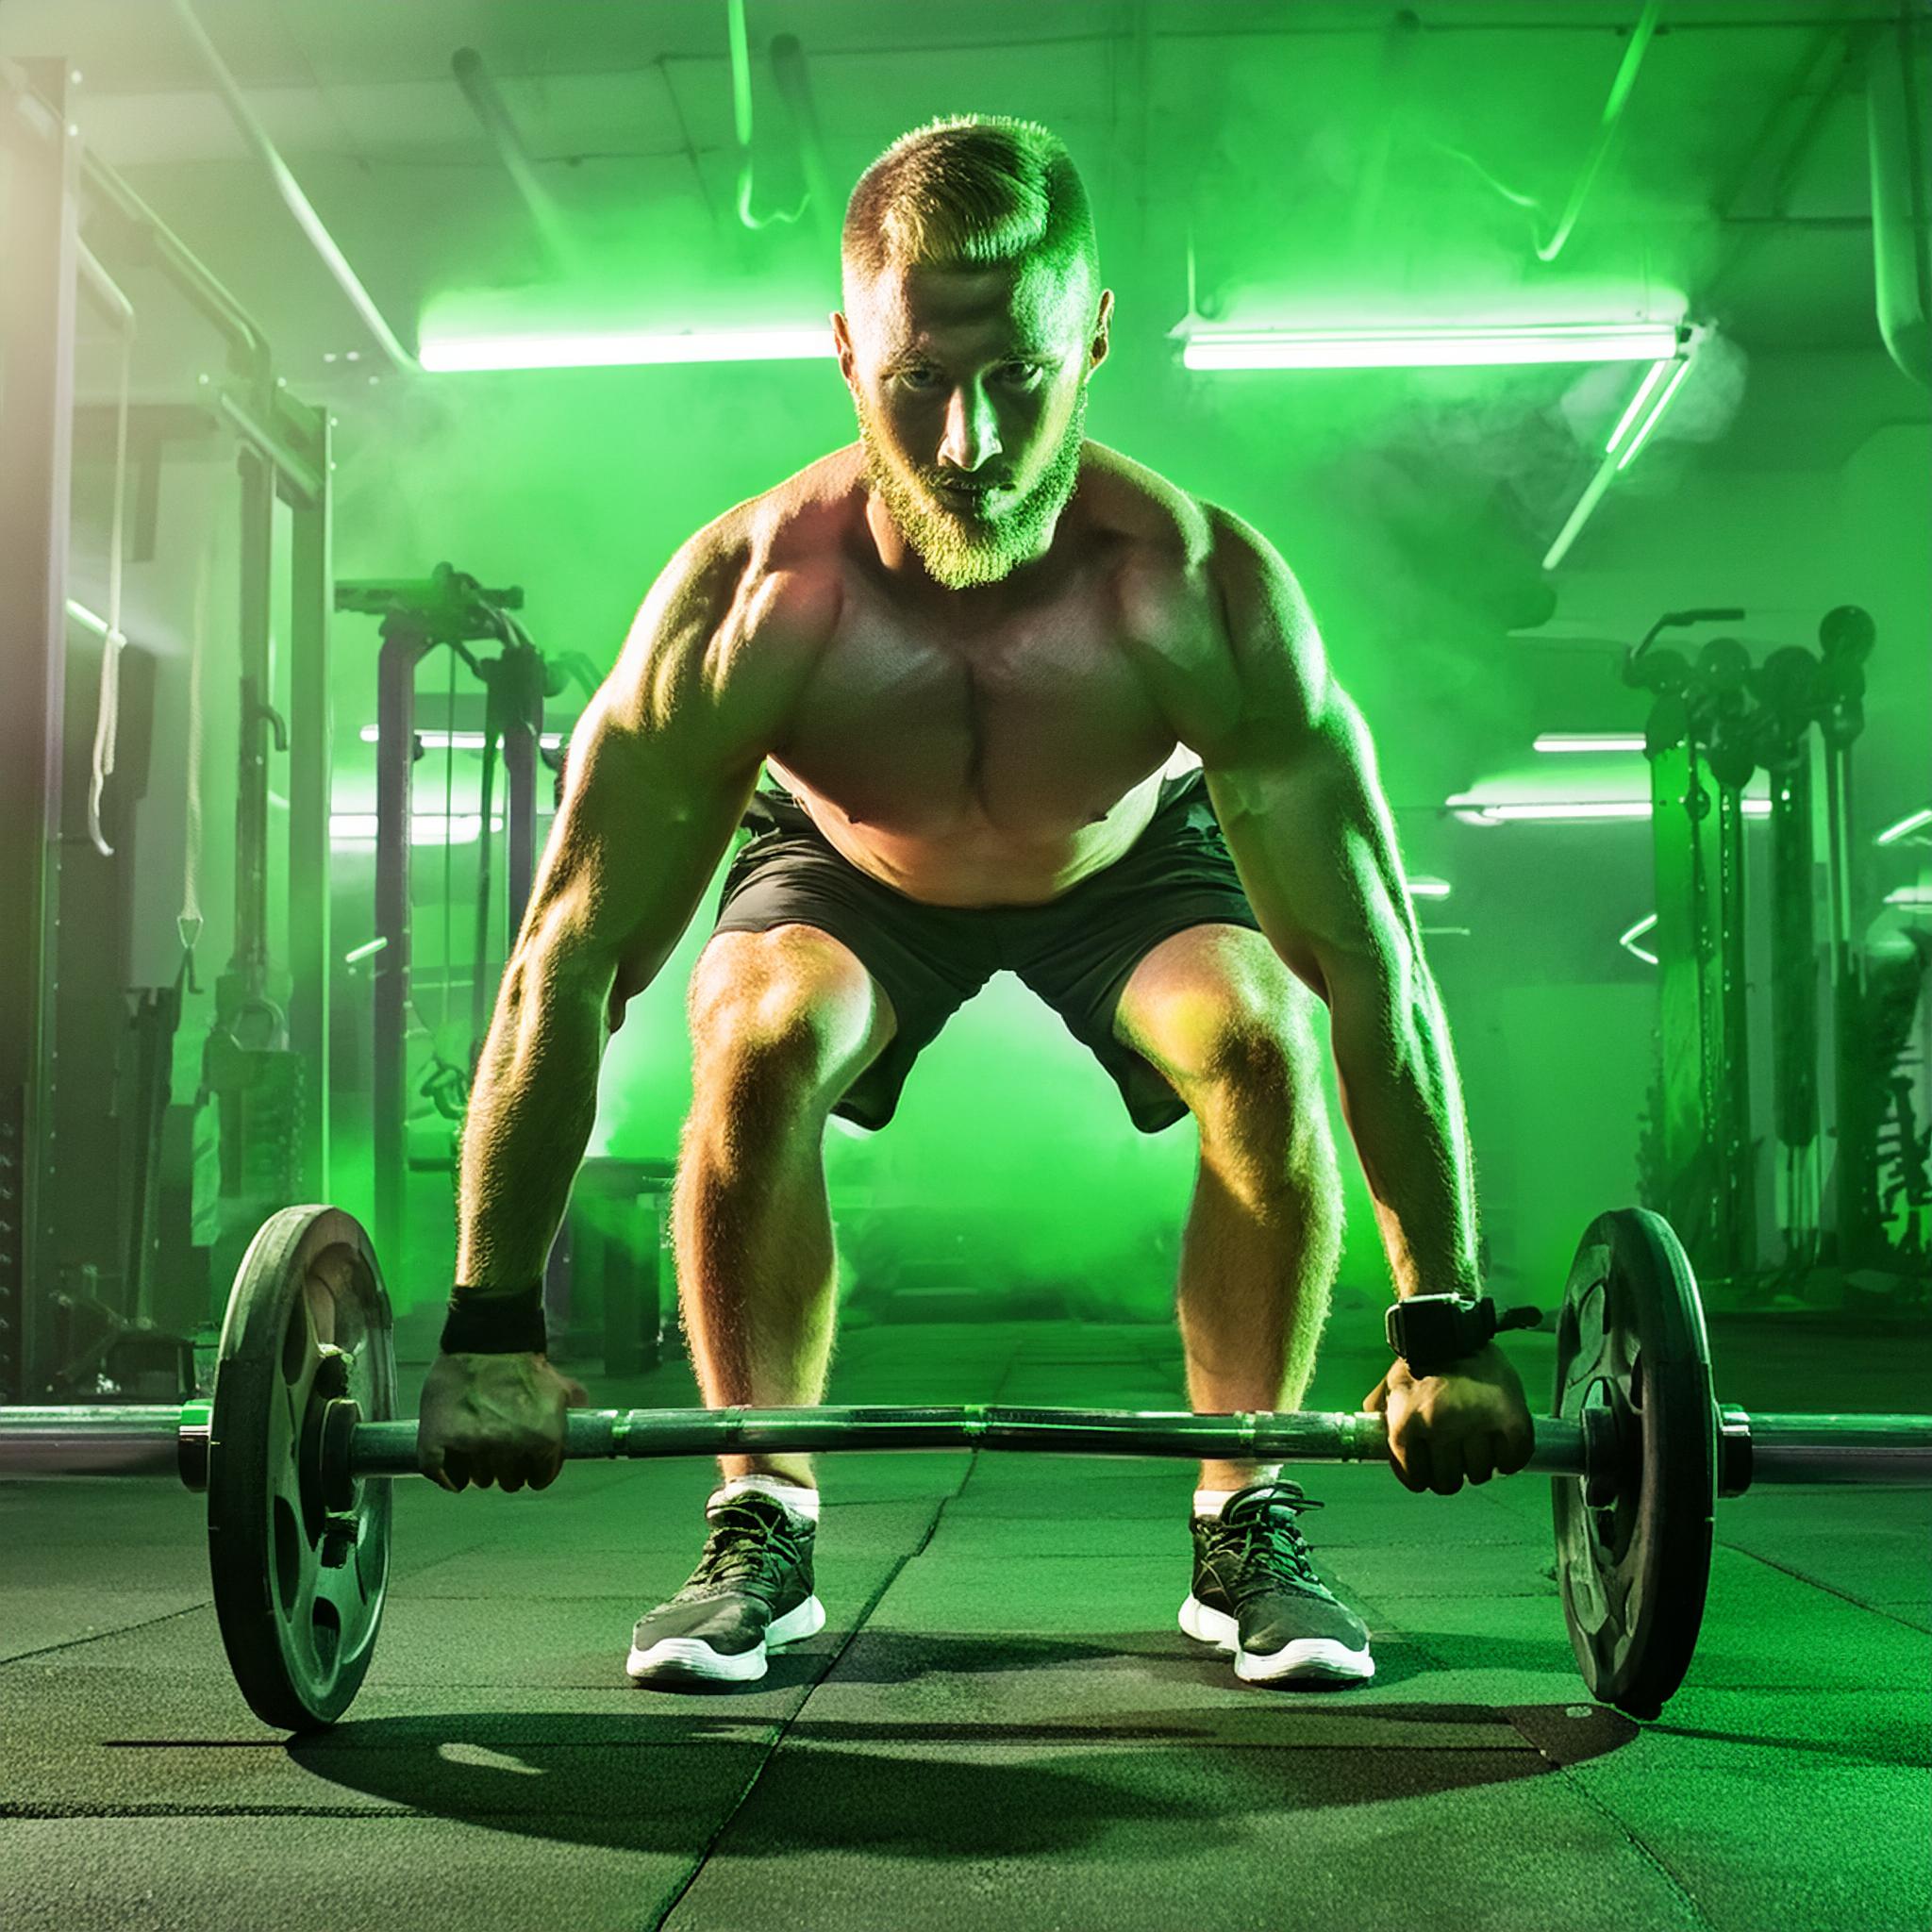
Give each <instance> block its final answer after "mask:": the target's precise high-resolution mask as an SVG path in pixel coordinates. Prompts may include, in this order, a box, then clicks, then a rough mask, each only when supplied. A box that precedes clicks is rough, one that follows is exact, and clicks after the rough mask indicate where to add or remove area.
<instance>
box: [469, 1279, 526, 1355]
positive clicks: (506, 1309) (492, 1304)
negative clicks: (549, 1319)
mask: <svg viewBox="0 0 1932 1932" xmlns="http://www.w3.org/2000/svg"><path fill="white" fill-rule="evenodd" d="M549 1346H550V1336H549V1331H548V1330H547V1329H546V1327H545V1326H544V1323H543V1284H542V1283H541V1281H540V1282H538V1283H537V1284H536V1285H535V1286H534V1287H531V1288H523V1289H518V1290H517V1291H515V1292H514V1293H513V1294H499V1293H495V1292H492V1291H488V1290H483V1289H474V1288H458V1290H457V1291H456V1293H455V1294H453V1295H452V1296H451V1297H450V1304H449V1315H448V1318H447V1319H446V1320H445V1321H444V1323H443V1324H442V1352H443V1354H444V1355H542V1354H544V1353H546V1351H547V1350H548V1348H549Z"/></svg>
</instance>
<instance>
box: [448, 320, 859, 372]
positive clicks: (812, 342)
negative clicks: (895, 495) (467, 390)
mask: <svg viewBox="0 0 1932 1932" xmlns="http://www.w3.org/2000/svg"><path fill="white" fill-rule="evenodd" d="M419 353H420V354H421V357H422V360H423V366H424V368H425V369H427V370H431V371H433V372H435V373H437V374H439V375H449V374H452V373H455V372H458V371H475V370H485V369H616V368H629V367H633V366H637V365H640V364H643V363H651V362H784V361H808V360H815V359H817V358H822V357H829V356H830V355H831V354H832V332H831V330H830V329H828V328H745V329H688V330H684V331H681V332H674V331H670V330H655V329H617V330H608V331H586V332H584V333H581V334H579V333H557V332H549V333H537V332H532V333H530V334H527V335H495V336H481V335H479V336H447V337H437V336H427V335H425V339H424V341H423V344H422V348H421V350H420V352H419Z"/></svg>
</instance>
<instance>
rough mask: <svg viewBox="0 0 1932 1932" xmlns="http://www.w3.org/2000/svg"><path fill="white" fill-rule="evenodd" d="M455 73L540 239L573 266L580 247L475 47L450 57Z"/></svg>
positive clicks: (557, 259) (556, 258)
mask: <svg viewBox="0 0 1932 1932" xmlns="http://www.w3.org/2000/svg"><path fill="white" fill-rule="evenodd" d="M449 67H450V72H451V73H452V74H453V75H456V82H457V85H458V87H459V88H461V89H462V91H463V98H464V99H465V100H466V101H468V102H469V104H470V109H471V111H472V112H473V113H474V114H475V117H476V119H477V120H478V121H479V122H481V123H482V125H483V132H484V133H485V134H487V135H488V136H489V137H490V144H491V147H493V148H494V149H495V150H496V157H497V159H499V160H500V161H501V162H502V163H503V165H504V170H505V172H506V173H507V174H508V175H509V178H510V179H511V180H512V181H513V182H514V183H515V184H516V190H517V192H518V193H519V194H521V195H522V196H523V198H524V206H525V208H528V209H529V211H530V220H531V221H532V222H533V223H534V224H535V225H536V228H537V235H538V239H539V240H540V241H541V242H542V243H543V247H544V251H545V252H546V253H547V254H548V255H549V257H550V259H551V262H552V264H553V266H555V267H557V268H560V269H568V268H570V267H571V266H572V265H573V263H574V261H575V255H576V250H575V245H574V244H573V243H572V242H571V238H570V236H569V234H568V233H567V231H566V230H565V228H564V225H563V220H562V217H561V216H560V214H559V213H558V207H557V203H556V202H555V201H554V200H552V199H551V196H550V192H549V190H548V189H546V188H545V187H544V186H543V184H542V182H541V181H540V180H538V178H537V168H536V163H535V162H534V161H533V160H532V159H531V158H530V151H529V149H528V148H527V147H525V145H524V138H523V136H522V135H521V134H520V133H519V132H518V131H517V124H516V121H515V119H514V118H513V117H512V115H511V113H510V111H509V103H508V101H506V100H505V99H504V97H503V95H502V93H501V92H499V91H498V89H497V85H496V82H495V81H494V79H492V78H491V74H490V70H489V69H488V68H487V67H485V66H484V64H483V57H482V55H481V54H479V53H478V52H477V51H476V49H475V47H458V49H457V50H456V52H455V53H454V54H452V55H451V56H450V62H449Z"/></svg>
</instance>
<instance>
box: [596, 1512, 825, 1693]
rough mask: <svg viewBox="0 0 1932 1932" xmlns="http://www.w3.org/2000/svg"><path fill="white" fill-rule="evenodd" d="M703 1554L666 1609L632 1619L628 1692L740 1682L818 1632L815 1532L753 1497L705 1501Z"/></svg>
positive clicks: (811, 1525)
mask: <svg viewBox="0 0 1932 1932" xmlns="http://www.w3.org/2000/svg"><path fill="white" fill-rule="evenodd" d="M705 1515H706V1518H707V1520H708V1522H709V1523H710V1525H711V1533H710V1535H709V1536H708V1537H707V1538H706V1540H705V1554H704V1555H703V1556H702V1557H699V1559H698V1567H697V1568H696V1569H695V1570H693V1571H692V1572H691V1581H690V1582H689V1583H687V1584H686V1585H685V1586H684V1588H683V1589H682V1590H680V1591H678V1592H677V1594H676V1595H675V1597H673V1598H672V1599H671V1601H670V1602H669V1603H665V1604H660V1605H658V1607H657V1608H656V1609H655V1610H652V1611H650V1612H649V1613H648V1614H647V1615H645V1616H642V1617H641V1618H639V1619H638V1626H637V1629H636V1630H635V1631H634V1632H633V1633H632V1635H631V1641H630V1656H629V1657H628V1658H627V1659H626V1660H625V1672H626V1674H628V1675H629V1677H630V1679H631V1681H632V1683H634V1684H662V1683H729V1684H749V1683H753V1682H756V1681H757V1679H758V1678H759V1677H762V1676H763V1675H764V1674H765V1657H766V1655H767V1654H768V1653H769V1652H771V1651H774V1650H776V1649H777V1648H779V1646H780V1645H782V1644H787V1643H791V1642H795V1641H797V1640H798V1639H800V1638H804V1637H810V1636H812V1635H813V1634H814V1633H815V1632H817V1631H819V1630H822V1629H824V1624H825V1612H824V1606H823V1605H822V1604H821V1603H820V1602H819V1600H818V1598H817V1597H816V1596H815V1595H813V1593H812V1574H811V1555H812V1540H813V1538H814V1537H815V1536H816V1535H817V1533H818V1525H817V1524H815V1523H813V1522H811V1521H810V1520H809V1519H808V1518H807V1517H803V1516H794V1515H793V1514H792V1513H791V1510H789V1509H788V1508H786V1507H785V1506H784V1504H783V1503H781V1502H780V1501H779V1500H778V1499H777V1497H775V1496H770V1495H766V1494H765V1493H763V1492H762V1491H758V1490H745V1491H741V1492H740V1493H739V1494H738V1495H736V1496H732V1497H729V1498H724V1499H720V1498H719V1497H716V1496H714V1497H713V1498H712V1499H711V1501H710V1503H709V1504H708V1506H707V1507H706V1509H705Z"/></svg>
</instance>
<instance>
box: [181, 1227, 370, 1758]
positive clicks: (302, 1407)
mask: <svg viewBox="0 0 1932 1932" xmlns="http://www.w3.org/2000/svg"><path fill="white" fill-rule="evenodd" d="M395 1381H396V1374H395V1354H394V1348H393V1343H392V1339H391V1324H390V1307H389V1296H388V1295H387V1293H386V1292H385V1291H384V1290H383V1285H382V1275H381V1274H380V1272H379V1270H378V1269H377V1267H376V1265H375V1252H374V1250H373V1249H372V1248H371V1246H370V1243H369V1237H368V1236H367V1235H366V1234H365V1233H364V1232H363V1230H362V1228H361V1227H360V1225H359V1224H358V1223H357V1222H356V1221H355V1220H354V1219H353V1218H352V1217H351V1216H349V1215H347V1214H344V1213H343V1212H341V1209H340V1208H284V1209H283V1210H282V1211H281V1212H280V1213H279V1214H275V1215H273V1216H271V1217H270V1219H269V1220H267V1221H266V1222H264V1223H263V1224H262V1226H261V1231H260V1232H259V1233H258V1235H257V1236H256V1237H255V1240H254V1241H252V1242H251V1243H250V1244H249V1248H248V1252H247V1254H246V1255H244V1256H243V1257H242V1265H241V1267H240V1268H239V1269H238V1270H237V1271H236V1274H235V1286H234V1290H233V1291H232V1292H231V1293H230V1295H229V1297H228V1312H227V1319H226V1320H225V1323H224V1324H223V1327H222V1345H221V1353H220V1356H219V1357H218V1358H217V1361H216V1365H215V1386H214V1402H213V1416H212V1419H211V1422H210V1427H209V1438H208V1567H209V1572H210V1574H211V1575H212V1578H213V1581H214V1596H215V1615H216V1618H217V1620H218V1621H219V1623H220V1624H221V1630H222V1641H223V1643H224V1644H225V1646H226V1649H227V1653H228V1662H229V1664H230V1666H231V1667H232V1669H233V1671H234V1673H235V1681H236V1683H237V1684H239V1685H240V1686H241V1688H242V1695H243V1696H244V1697H245V1698H246V1699H247V1700H248V1704H249V1707H250V1708H251V1709H252V1710H254V1712H255V1713H256V1715H257V1716H258V1717H259V1718H260V1719H261V1720H262V1721H263V1722H264V1723H265V1724H274V1725H275V1726H276V1727H277V1728H279V1729H282V1730H290V1731H305V1730H313V1729H316V1728H318V1727H319V1726H321V1725H324V1724H333V1723H334V1722H335V1720H336V1719H337V1718H339V1717H340V1716H341V1714H342V1712H343V1711H344V1710H345V1709H347V1707H348V1705H349V1700H350V1699H351V1698H353V1697H354V1696H355V1694H356V1692H357V1691H358V1688H359V1687H360V1685H361V1682H362V1679H363V1676H364V1674H366V1673H367V1671H368V1669H369V1659H370V1655H371V1652H372V1651H373V1649H374V1647H375V1632H376V1626H377V1625H378V1624H379V1623H380V1622H381V1620H382V1601H383V1594H384V1592H385V1591H386V1590H387V1588H388V1585H389V1524H390V1485H389V1483H388V1481H387V1480H385V1479H376V1480H372V1481H363V1482H358V1483H357V1484H356V1486H355V1492H354V1497H353V1501H352V1504H351V1507H350V1508H349V1509H348V1510H346V1511H343V1512H340V1513H339V1514H337V1515H336V1516H335V1517H334V1518H331V1517H330V1516H329V1513H328V1511H327V1509H326V1507H325V1504H324V1502H323V1498H322V1493H321V1482H320V1467H319V1463H318V1460H317V1457H316V1455H315V1451H314V1445H315V1441H316V1436H317V1433H318V1424H319V1423H320V1420H321V1409H322V1405H323V1404H324V1403H325V1401H326V1400H327V1399H329V1398H330V1397H332V1396H341V1395H347V1396H349V1397H352V1398H354V1400H355V1401H356V1402H357V1403H358V1405H359V1406H360V1407H361V1411H362V1416H363V1419H364V1420H365V1421H369V1422H380V1421H387V1420H389V1419H391V1417H392V1416H393V1415H394V1413H395ZM305 1437H306V1438H307V1440H308V1454H307V1455H305V1453H304V1442H305ZM352 1537H353V1544H352V1543H351V1538H352ZM325 1556H326V1557H331V1558H335V1559H337V1560H333V1561H327V1560H325Z"/></svg>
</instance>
